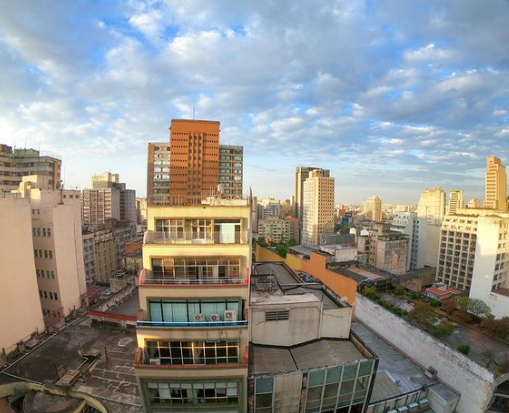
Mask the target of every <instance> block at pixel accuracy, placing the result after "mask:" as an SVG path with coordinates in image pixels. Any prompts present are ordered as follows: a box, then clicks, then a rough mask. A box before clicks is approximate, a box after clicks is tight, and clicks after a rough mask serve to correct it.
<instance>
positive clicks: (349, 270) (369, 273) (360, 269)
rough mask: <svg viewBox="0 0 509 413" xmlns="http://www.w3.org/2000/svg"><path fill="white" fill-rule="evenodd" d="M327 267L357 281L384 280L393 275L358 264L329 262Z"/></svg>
mask: <svg viewBox="0 0 509 413" xmlns="http://www.w3.org/2000/svg"><path fill="white" fill-rule="evenodd" d="M327 267H328V269H329V270H331V271H334V272H336V273H338V274H341V275H343V276H345V277H348V278H351V279H353V280H355V281H357V282H359V283H360V282H363V281H386V280H390V279H392V278H394V277H395V275H394V274H390V273H388V272H385V271H381V270H378V269H376V268H368V267H364V266H360V265H351V266H349V267H345V266H343V265H335V264H329V265H328V266H327Z"/></svg>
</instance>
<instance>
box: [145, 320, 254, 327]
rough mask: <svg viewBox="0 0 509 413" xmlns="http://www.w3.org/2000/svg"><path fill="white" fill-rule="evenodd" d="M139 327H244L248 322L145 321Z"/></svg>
mask: <svg viewBox="0 0 509 413" xmlns="http://www.w3.org/2000/svg"><path fill="white" fill-rule="evenodd" d="M137 325H138V327H179V328H181V327H184V328H186V327H242V326H247V320H238V321H143V320H138V323H137Z"/></svg>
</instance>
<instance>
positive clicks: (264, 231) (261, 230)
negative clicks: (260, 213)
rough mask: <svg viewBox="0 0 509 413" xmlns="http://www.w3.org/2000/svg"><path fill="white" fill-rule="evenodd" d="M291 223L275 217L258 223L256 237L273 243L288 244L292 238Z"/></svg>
mask: <svg viewBox="0 0 509 413" xmlns="http://www.w3.org/2000/svg"><path fill="white" fill-rule="evenodd" d="M291 230H292V228H291V223H290V221H288V220H286V219H280V218H276V217H272V218H265V219H261V220H260V221H258V236H259V237H264V238H265V239H269V238H270V239H271V240H272V241H273V242H277V243H279V242H288V241H289V240H290V238H291V236H292V232H291Z"/></svg>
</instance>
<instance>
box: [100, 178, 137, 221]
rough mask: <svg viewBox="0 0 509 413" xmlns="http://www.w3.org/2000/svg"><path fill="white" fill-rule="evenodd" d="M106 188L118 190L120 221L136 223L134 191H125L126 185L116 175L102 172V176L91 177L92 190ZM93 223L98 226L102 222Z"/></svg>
mask: <svg viewBox="0 0 509 413" xmlns="http://www.w3.org/2000/svg"><path fill="white" fill-rule="evenodd" d="M106 188H116V189H118V190H119V193H120V197H119V201H120V202H119V204H120V220H127V221H131V222H136V220H137V214H136V191H135V190H134V189H127V188H126V184H125V183H123V182H120V177H119V175H118V174H113V173H111V172H104V173H102V174H95V175H92V189H106ZM94 223H97V224H99V223H102V222H94Z"/></svg>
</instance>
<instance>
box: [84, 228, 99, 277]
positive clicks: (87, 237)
mask: <svg viewBox="0 0 509 413" xmlns="http://www.w3.org/2000/svg"><path fill="white" fill-rule="evenodd" d="M81 239H82V242H83V262H84V267H85V279H86V281H87V284H95V283H96V279H97V273H96V269H95V259H96V258H95V256H96V254H95V236H94V233H93V232H87V231H85V232H82V236H81Z"/></svg>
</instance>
